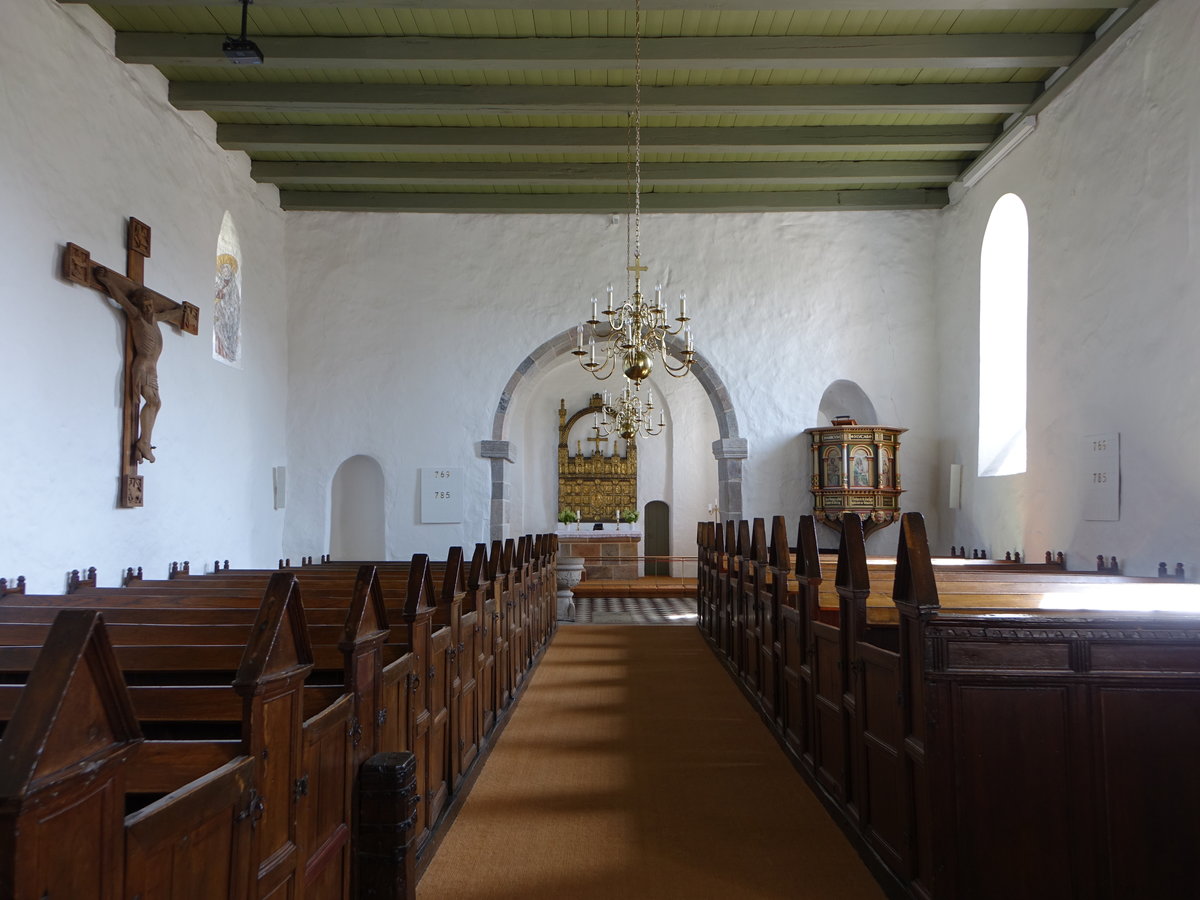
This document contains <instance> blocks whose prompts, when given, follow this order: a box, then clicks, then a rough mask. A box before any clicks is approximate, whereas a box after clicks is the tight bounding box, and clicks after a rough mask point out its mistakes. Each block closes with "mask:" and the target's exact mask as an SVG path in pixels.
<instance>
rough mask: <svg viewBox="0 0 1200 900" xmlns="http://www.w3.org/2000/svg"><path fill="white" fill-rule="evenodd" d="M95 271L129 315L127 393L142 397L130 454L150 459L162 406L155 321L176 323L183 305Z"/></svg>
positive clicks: (160, 341)
mask: <svg viewBox="0 0 1200 900" xmlns="http://www.w3.org/2000/svg"><path fill="white" fill-rule="evenodd" d="M95 274H96V280H97V281H98V282H100V284H102V285H104V288H105V290H107V291H108V294H109V296H111V297H112V298H113V299H114V300H116V301H117V303H118V304H120V306H121V308H122V309H123V310H125V315H126V316H127V317H128V318H129V327H130V332H131V333H132V335H133V350H134V356H133V364H132V367H131V372H130V377H131V378H132V380H133V383H132V384H131V385H130V393H131V394H132V395H133V396H136V397H140V398H141V399H142V401H143V402H142V409H141V415H140V419H139V428H138V436H137V441H136V442H135V443H134V446H133V458H134V461H135V462H141V461H142V460H145V461H146V462H154V445H153V444H151V443H150V438H151V434H152V433H153V431H154V420H155V419H156V418H158V411H159V409H161V408H162V398H161V397H160V396H159V393H158V357H159V354H161V353H162V347H163V339H162V332H160V331H159V330H158V323H159V322H160V321H161V322H167V323H168V324H170V325H175V326H176V327H179V326H180V324H181V322H182V315H183V306H182V305H181V304H178V303H175V302H174V301H171V300H167V299H166V298H165V297H160V296H159V295H157V294H155V293H154V292H153V291H150V290H147V289H146V288H143V287H139V286H136V285H134V286H133V289H132V290H129V289H128V286H129V284H130V282H129V281H128V279H126V278H123V277H121V276H120V275H117V274H116V273H113V272H110V271H109V270H108V269H106V268H105V267H104V266H96V269H95Z"/></svg>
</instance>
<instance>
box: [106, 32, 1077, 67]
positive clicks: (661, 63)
mask: <svg viewBox="0 0 1200 900" xmlns="http://www.w3.org/2000/svg"><path fill="white" fill-rule="evenodd" d="M222 40H223V36H222V35H219V34H162V33H146V32H120V33H118V34H117V43H116V52H117V56H118V57H119V58H120V59H122V60H124V61H125V62H128V63H144V64H149V65H156V66H221V67H227V66H228V65H229V60H228V59H226V58H225V55H224V54H223V53H222V52H221V42H222ZM254 40H255V42H256V43H257V44H258V45H259V47H261V48H262V51H263V54H264V55H265V56H266V65H267V66H275V67H279V68H285V69H305V68H319V69H335V68H337V69H345V68H350V69H381V68H385V69H434V70H436V69H521V70H535V69H557V70H571V69H628V68H630V67H631V66H632V59H631V57H632V55H633V40H632V39H630V38H625V37H621V38H502V39H495V38H436V37H270V36H267V35H263V36H258V35H256V36H255V38H254ZM1089 40H1090V38H1088V37H1087V36H1086V35H1081V34H943V35H882V36H862V37H695V38H692V37H679V38H648V39H644V40H643V41H642V59H643V60H644V62H645V64H646V65H647V66H648V67H651V68H661V69H689V68H690V69H703V70H711V69H769V68H780V69H802V68H853V69H878V68H938V69H964V68H1025V67H1050V68H1057V67H1059V66H1065V65H1068V64H1069V63H1070V62H1071V60H1073V59H1074V58H1075V57H1076V56H1078V55H1079V53H1080V52H1081V51H1082V50H1083V48H1084V47H1085V46H1087V43H1088V41H1089Z"/></svg>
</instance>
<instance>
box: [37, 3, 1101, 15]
mask: <svg viewBox="0 0 1200 900" xmlns="http://www.w3.org/2000/svg"><path fill="white" fill-rule="evenodd" d="M59 2H60V3H68V4H69V3H89V2H92V3H93V5H96V6H99V5H101V4H98V3H94V0H59ZM616 3H617V0H257V2H256V3H255V4H254V5H255V7H258V8H263V9H266V8H270V7H278V8H290V9H301V8H308V9H332V8H335V7H339V8H342V9H351V10H353V9H436V10H448V9H464V10H470V9H513V10H542V9H544V10H562V11H572V10H608V9H613V8H614V4H616ZM112 5H114V6H162V7H166V8H177V9H178V8H185V7H195V6H208V7H219V6H222V5H224V4H222V3H218V2H214V0H121V2H120V3H114V4H112ZM632 5H633V4H632V3H630V4H628V6H629V7H632ZM881 7H882V8H886V9H888V10H914V9H915V10H924V9H929V10H1015V9H1107V8H1114V9H1115V8H1116V7H1112V6H1110V5H1109V4H1105V3H1104V2H1103V0H642V9H645V10H684V11H690V10H694V11H699V12H756V11H759V10H795V11H798V12H803V11H808V10H829V11H831V12H842V11H848V10H877V9H880V8H881ZM621 8H625V7H624V6H622V7H621Z"/></svg>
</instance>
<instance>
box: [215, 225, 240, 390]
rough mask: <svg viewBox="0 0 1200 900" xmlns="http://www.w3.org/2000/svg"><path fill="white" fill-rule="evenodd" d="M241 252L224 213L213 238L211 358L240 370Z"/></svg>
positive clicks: (235, 234) (233, 230) (236, 237)
mask: <svg viewBox="0 0 1200 900" xmlns="http://www.w3.org/2000/svg"><path fill="white" fill-rule="evenodd" d="M241 256H242V251H241V247H240V245H239V243H238V236H237V229H236V228H234V227H233V217H232V216H230V215H229V213H228V212H226V213H225V218H223V219H222V220H221V233H220V235H219V236H218V237H217V279H216V288H215V293H214V295H213V359H218V360H220V361H221V362H223V363H226V364H228V365H231V366H234V367H236V368H239V369H240V368H241V367H242V265H241Z"/></svg>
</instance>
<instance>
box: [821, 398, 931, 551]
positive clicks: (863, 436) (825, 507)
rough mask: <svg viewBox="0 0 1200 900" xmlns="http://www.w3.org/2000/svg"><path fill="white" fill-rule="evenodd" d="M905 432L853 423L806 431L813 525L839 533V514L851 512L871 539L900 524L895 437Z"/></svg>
mask: <svg viewBox="0 0 1200 900" xmlns="http://www.w3.org/2000/svg"><path fill="white" fill-rule="evenodd" d="M907 430H908V429H907V428H889V427H887V426H884V425H859V424H858V423H856V422H854V421H853V420H849V421H836V422H835V424H833V425H830V426H828V427H825V428H807V429H805V433H806V434H808V435H809V437H810V439H811V441H810V452H811V458H812V488H811V490H812V495H813V515H814V516H816V517H817V521H819V522H823V523H824V524H826V525H828V526H829V527H830V528H833V529H834V530H836V531H840V530H841V521H842V514H843V513H847V512H856V513H858V514H859V516H860V517H861V518H862V520H863V530H864V531H865V532H866V533H867V534H870V533H871V532H873V531H876V530H878V529H880V528H885V527H886V526H888V525H891V524H892V523H893V522H895V521H897V520H898V519H899V518H900V494H902V493H903V491H902V489H901V487H900V467H899V454H900V435H901V434H903V433H904V432H905V431H907Z"/></svg>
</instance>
